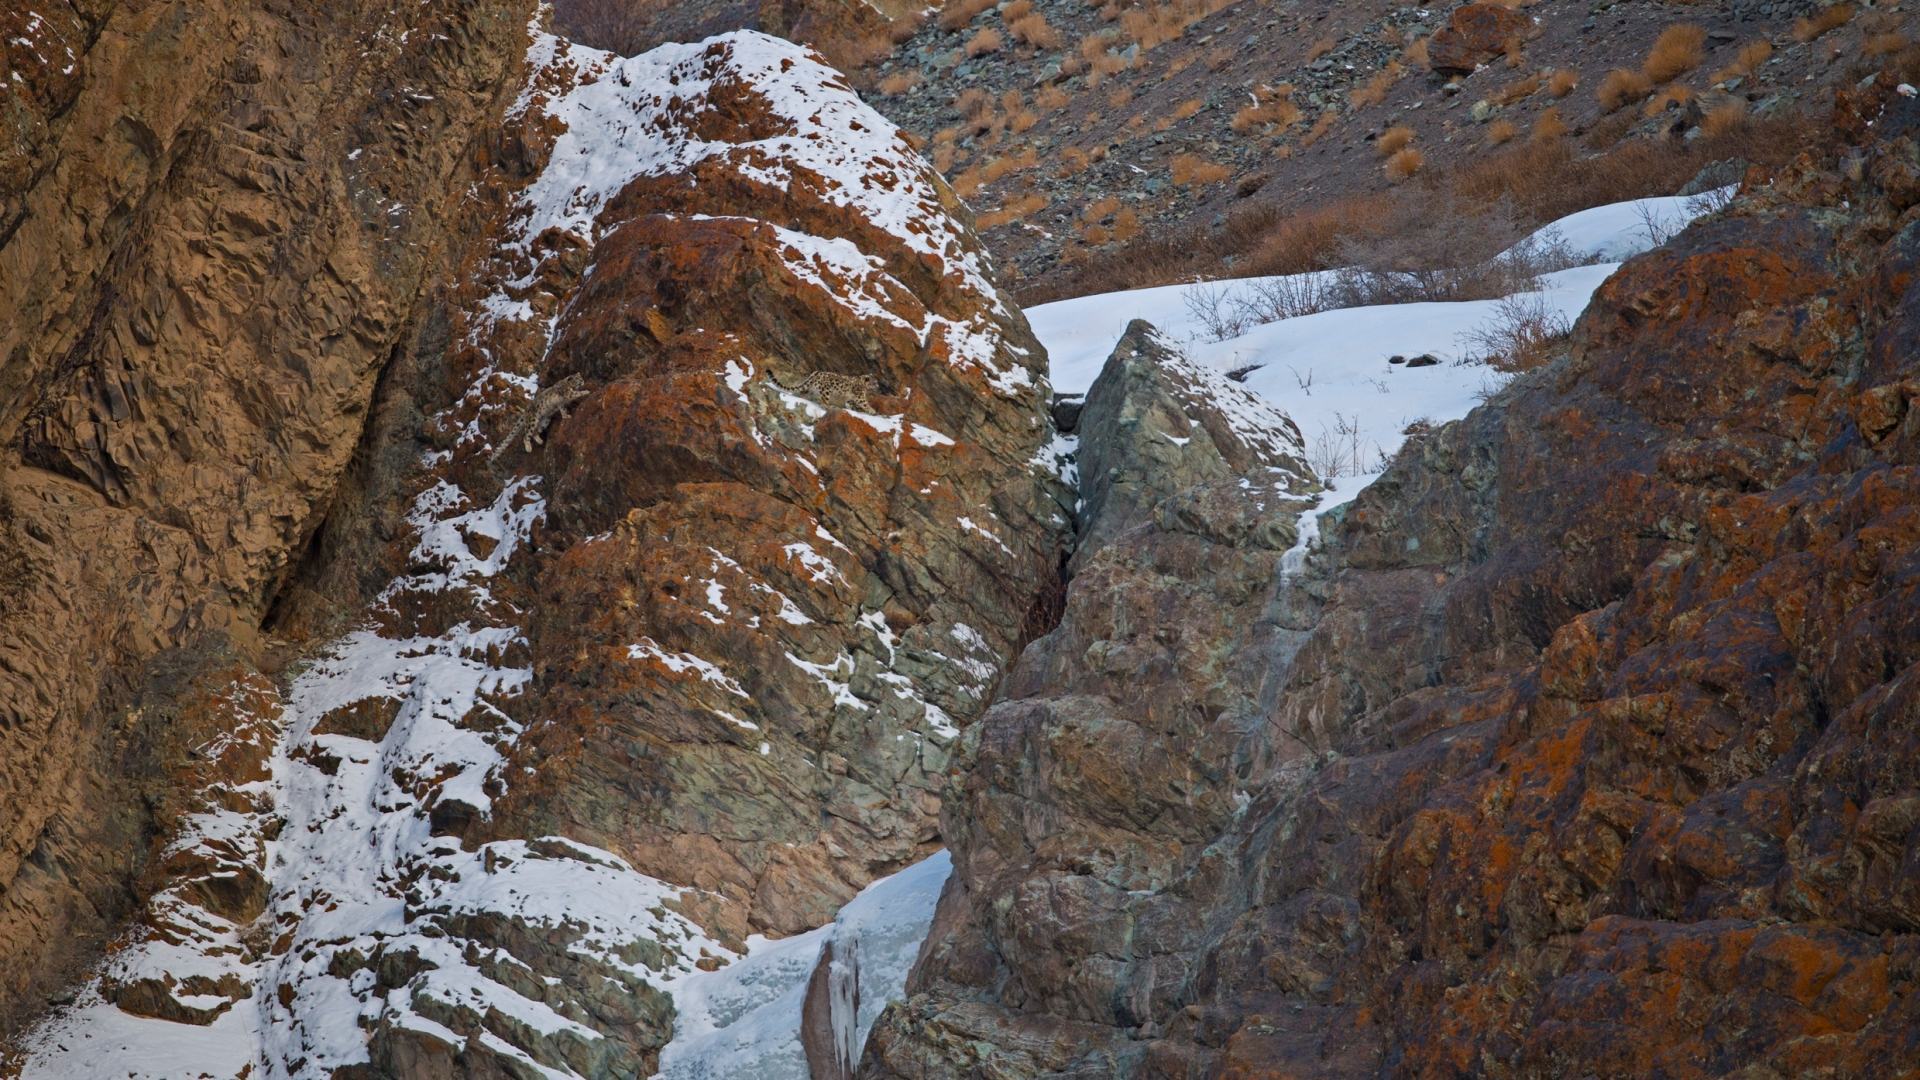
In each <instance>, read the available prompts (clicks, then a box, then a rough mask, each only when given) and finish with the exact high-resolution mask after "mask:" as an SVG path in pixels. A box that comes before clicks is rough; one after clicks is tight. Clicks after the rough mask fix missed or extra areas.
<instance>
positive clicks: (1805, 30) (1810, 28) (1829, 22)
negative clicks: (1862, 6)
mask: <svg viewBox="0 0 1920 1080" xmlns="http://www.w3.org/2000/svg"><path fill="white" fill-rule="evenodd" d="M1854 11H1855V8H1854V6H1853V5H1852V4H1835V5H1833V6H1832V7H1830V8H1825V9H1823V10H1820V11H1816V12H1814V13H1813V14H1811V15H1809V16H1807V17H1806V18H1804V19H1800V20H1798V21H1796V22H1795V23H1794V24H1793V40H1795V41H1798V42H1802V43H1804V42H1808V41H1813V40H1814V39H1816V38H1819V37H1823V36H1825V35H1826V34H1829V33H1831V32H1833V31H1835V30H1838V29H1840V28H1841V27H1843V26H1845V25H1847V23H1848V22H1850V21H1852V19H1853V14H1854Z"/></svg>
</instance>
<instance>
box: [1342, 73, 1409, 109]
mask: <svg viewBox="0 0 1920 1080" xmlns="http://www.w3.org/2000/svg"><path fill="white" fill-rule="evenodd" d="M1404 74H1406V69H1405V68H1403V67H1401V66H1400V65H1399V64H1398V63H1394V62H1389V63H1388V64H1387V66H1386V67H1384V68H1381V69H1380V70H1379V71H1376V72H1374V73H1373V77H1372V78H1370V79H1368V80H1367V81H1366V85H1364V86H1362V87H1360V88H1359V89H1358V90H1355V91H1354V92H1353V93H1351V94H1349V95H1347V100H1348V102H1349V103H1351V104H1352V105H1353V107H1354V108H1356V109H1365V108H1368V107H1370V106H1374V105H1378V104H1380V103H1381V102H1383V101H1385V100H1387V92H1388V91H1389V90H1392V89H1393V84H1394V83H1397V82H1399V81H1400V76H1402V75H1404Z"/></svg>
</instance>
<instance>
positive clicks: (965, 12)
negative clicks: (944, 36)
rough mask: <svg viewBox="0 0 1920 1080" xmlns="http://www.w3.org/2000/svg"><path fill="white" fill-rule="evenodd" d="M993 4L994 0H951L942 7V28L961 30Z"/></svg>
mask: <svg viewBox="0 0 1920 1080" xmlns="http://www.w3.org/2000/svg"><path fill="white" fill-rule="evenodd" d="M992 6H993V0H951V2H950V3H948V4H947V6H946V7H944V8H942V9H940V28H941V29H942V30H959V29H962V28H963V27H965V26H966V25H967V24H968V23H970V22H972V21H973V20H974V19H975V18H976V17H977V16H978V15H979V14H980V13H981V12H983V11H985V10H987V9H988V8H990V7H992Z"/></svg>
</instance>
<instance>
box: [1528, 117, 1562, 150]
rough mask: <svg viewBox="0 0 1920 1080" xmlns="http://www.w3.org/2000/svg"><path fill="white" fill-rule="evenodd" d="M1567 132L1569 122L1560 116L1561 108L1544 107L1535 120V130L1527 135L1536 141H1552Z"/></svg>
mask: <svg viewBox="0 0 1920 1080" xmlns="http://www.w3.org/2000/svg"><path fill="white" fill-rule="evenodd" d="M1566 133H1567V122H1566V121H1565V120H1563V119H1561V118H1560V110H1559V109H1544V110H1542V111H1541V113H1540V116H1539V117H1538V118H1537V119H1535V120H1534V122H1533V131H1532V133H1531V134H1529V135H1528V136H1527V138H1528V139H1530V140H1532V141H1534V142H1536V143H1550V142H1554V141H1556V140H1558V139H1559V138H1561V137H1562V136H1564V135H1565V134H1566Z"/></svg>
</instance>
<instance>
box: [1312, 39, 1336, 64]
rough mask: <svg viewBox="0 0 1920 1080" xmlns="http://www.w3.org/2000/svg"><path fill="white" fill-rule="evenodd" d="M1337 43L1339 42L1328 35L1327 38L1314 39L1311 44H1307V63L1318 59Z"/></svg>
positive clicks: (1330, 50)
mask: <svg viewBox="0 0 1920 1080" xmlns="http://www.w3.org/2000/svg"><path fill="white" fill-rule="evenodd" d="M1337 44H1339V43H1338V42H1336V41H1334V40H1333V39H1332V38H1330V37H1329V38H1321V39H1320V40H1319V41H1316V42H1314V43H1313V44H1312V45H1309V46H1307V63H1309V64H1311V63H1313V62H1314V61H1315V60H1318V59H1320V58H1321V57H1323V56H1325V55H1327V54H1328V53H1330V52H1332V51H1333V49H1334V46H1335V45H1337Z"/></svg>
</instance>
